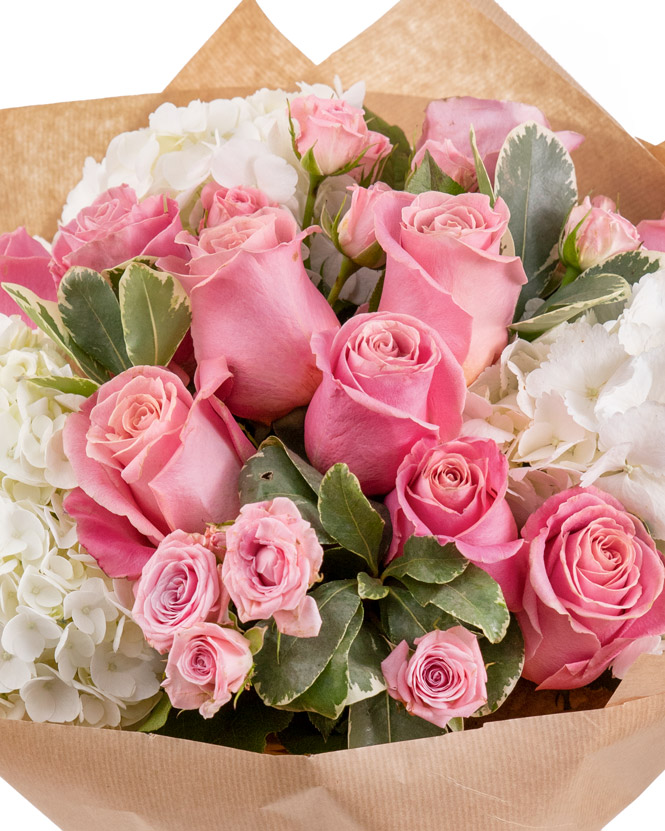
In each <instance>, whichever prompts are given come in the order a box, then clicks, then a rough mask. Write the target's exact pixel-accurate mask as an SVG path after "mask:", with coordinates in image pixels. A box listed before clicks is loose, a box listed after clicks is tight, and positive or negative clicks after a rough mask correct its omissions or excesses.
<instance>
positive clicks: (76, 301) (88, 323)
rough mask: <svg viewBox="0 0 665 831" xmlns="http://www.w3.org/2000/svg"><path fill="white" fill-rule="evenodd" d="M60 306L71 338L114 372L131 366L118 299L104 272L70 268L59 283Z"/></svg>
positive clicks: (116, 372)
mask: <svg viewBox="0 0 665 831" xmlns="http://www.w3.org/2000/svg"><path fill="white" fill-rule="evenodd" d="M58 308H59V309H60V314H61V315H62V321H63V323H64V324H65V326H66V327H67V329H68V330H69V331H70V333H71V336H72V338H73V339H74V341H75V342H76V343H77V344H78V346H80V347H81V349H83V350H84V351H85V352H86V353H87V354H88V355H91V356H92V357H93V358H94V359H95V360H96V361H98V362H99V363H100V364H102V366H105V367H106V368H107V369H108V370H109V372H112V373H113V374H114V375H117V374H119V373H120V372H123V371H124V370H125V369H129V368H130V366H131V365H132V364H131V361H130V360H129V356H128V355H127V350H126V349H125V341H124V337H123V332H122V321H121V319H120V307H119V306H118V300H117V298H116V296H115V294H114V293H113V289H112V288H111V286H109V284H108V283H107V282H106V280H104V278H103V277H102V275H101V274H99V273H98V272H97V271H92V269H89V268H82V267H80V266H75V267H74V268H70V269H69V271H68V272H67V273H66V274H65V276H64V277H63V278H62V281H61V283H60V286H59V287H58Z"/></svg>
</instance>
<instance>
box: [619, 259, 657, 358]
mask: <svg viewBox="0 0 665 831" xmlns="http://www.w3.org/2000/svg"><path fill="white" fill-rule="evenodd" d="M618 337H619V341H620V342H621V344H622V345H623V347H624V348H625V350H626V352H628V354H629V355H640V354H642V353H643V352H646V351H647V350H649V349H654V348H655V347H657V346H665V269H661V270H659V271H656V272H654V273H653V274H646V275H645V276H644V277H642V279H641V280H640V281H639V282H638V283H636V284H635V286H633V293H632V296H631V298H630V300H629V301H628V303H627V304H626V308H625V310H624V312H623V314H622V315H621V317H620V318H619V326H618Z"/></svg>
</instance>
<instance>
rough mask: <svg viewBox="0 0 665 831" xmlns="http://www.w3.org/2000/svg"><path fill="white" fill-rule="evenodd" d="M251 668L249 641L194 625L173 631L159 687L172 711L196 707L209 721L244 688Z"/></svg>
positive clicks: (218, 629) (212, 627) (213, 627)
mask: <svg viewBox="0 0 665 831" xmlns="http://www.w3.org/2000/svg"><path fill="white" fill-rule="evenodd" d="M251 668H252V653H251V650H250V648H249V641H248V640H247V638H244V637H243V636H242V635H241V634H240V632H236V630H235V629H226V628H222V627H221V626H218V625H217V624H216V623H196V624H194V625H193V626H190V627H189V628H188V629H180V630H179V631H178V632H176V635H175V637H174V639H173V646H172V647H171V651H170V652H169V657H168V661H167V663H166V680H165V681H164V682H163V683H162V686H163V687H164V689H165V690H166V692H167V694H168V696H169V699H170V701H171V704H173V706H174V707H175V708H177V709H180V710H196V709H197V708H198V711H199V712H200V713H201V715H202V716H203V718H212V716H214V715H215V713H216V712H217V711H218V710H219V709H220V707H222V706H223V705H224V704H226V703H227V702H228V701H230V700H231V697H232V696H233V694H234V693H237V692H238V690H239V689H241V688H242V687H243V686H244V685H245V682H246V680H247V675H248V673H249V671H250V669H251Z"/></svg>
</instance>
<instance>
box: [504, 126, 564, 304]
mask: <svg viewBox="0 0 665 831" xmlns="http://www.w3.org/2000/svg"><path fill="white" fill-rule="evenodd" d="M494 187H495V191H496V195H497V196H500V197H501V198H502V199H503V200H504V202H505V203H506V204H507V205H508V208H509V210H510V221H509V223H508V227H509V228H510V232H511V234H512V235H513V239H514V241H515V253H516V254H517V255H518V256H519V257H520V258H521V260H522V263H523V265H524V270H525V272H526V275H527V277H528V278H529V280H531V279H532V278H533V277H535V275H536V274H537V273H538V272H539V271H540V270H541V269H542V267H543V266H544V265H545V263H546V262H547V261H548V259H549V257H550V254H551V252H552V249H555V248H557V247H558V243H559V235H560V233H561V228H562V227H563V224H564V222H565V221H566V218H567V217H568V214H569V212H570V210H571V208H572V207H573V206H574V205H575V203H576V202H577V181H576V178H575V167H574V165H573V160H572V159H571V158H570V154H569V153H568V151H567V150H566V148H565V147H564V146H563V144H561V142H560V141H559V139H558V138H557V137H556V136H555V135H554V133H553V132H552V131H551V130H548V129H547V128H546V127H543V126H541V125H540V124H536V123H535V122H527V123H526V124H520V125H519V126H518V127H515V128H514V129H513V130H511V132H510V133H508V136H507V137H506V140H505V141H504V143H503V147H502V148H501V151H500V152H499V158H498V160H497V166H496V174H495V178H494ZM534 288H535V287H534V286H531V287H529V284H528V283H527V285H526V286H524V287H523V289H522V292H521V294H520V299H519V301H518V304H517V312H516V317H517V318H519V317H520V316H521V314H522V312H523V311H524V305H525V303H526V301H527V300H529V299H531V298H532V297H536V296H538V291H539V290H540V288H542V287H540V286H539V287H538V290H534Z"/></svg>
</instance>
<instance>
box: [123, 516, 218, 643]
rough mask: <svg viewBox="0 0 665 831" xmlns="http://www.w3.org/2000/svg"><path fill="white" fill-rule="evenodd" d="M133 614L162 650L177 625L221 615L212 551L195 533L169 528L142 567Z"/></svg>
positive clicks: (213, 618)
mask: <svg viewBox="0 0 665 831" xmlns="http://www.w3.org/2000/svg"><path fill="white" fill-rule="evenodd" d="M134 593H135V600H134V607H133V609H132V617H133V618H134V620H135V621H136V623H138V625H139V626H140V627H141V631H142V632H143V634H144V635H145V638H146V640H147V641H148V643H149V644H150V645H151V646H154V647H155V649H157V650H158V651H159V652H161V653H162V654H164V653H165V652H167V651H168V650H169V649H170V648H171V645H172V644H173V638H174V637H175V634H176V632H177V631H178V630H179V629H186V628H188V627H189V626H193V625H194V624H195V623H202V622H204V621H206V620H210V621H216V622H217V621H218V619H219V617H220V597H221V578H220V575H219V573H218V567H217V560H216V558H215V555H214V554H213V553H211V552H210V551H209V550H208V549H207V548H205V547H204V546H203V545H202V544H201V542H199V540H198V539H197V537H196V536H195V535H192V534H186V533H185V532H184V531H174V532H173V533H171V534H169V535H168V536H167V537H165V538H164V539H163V540H162V541H161V542H160V544H159V545H158V547H157V550H156V551H155V553H154V554H153V556H152V557H151V558H150V559H149V560H148V562H147V563H146V564H145V566H144V567H143V571H142V572H141V576H140V577H139V579H138V582H137V583H136V584H135V586H134Z"/></svg>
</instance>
